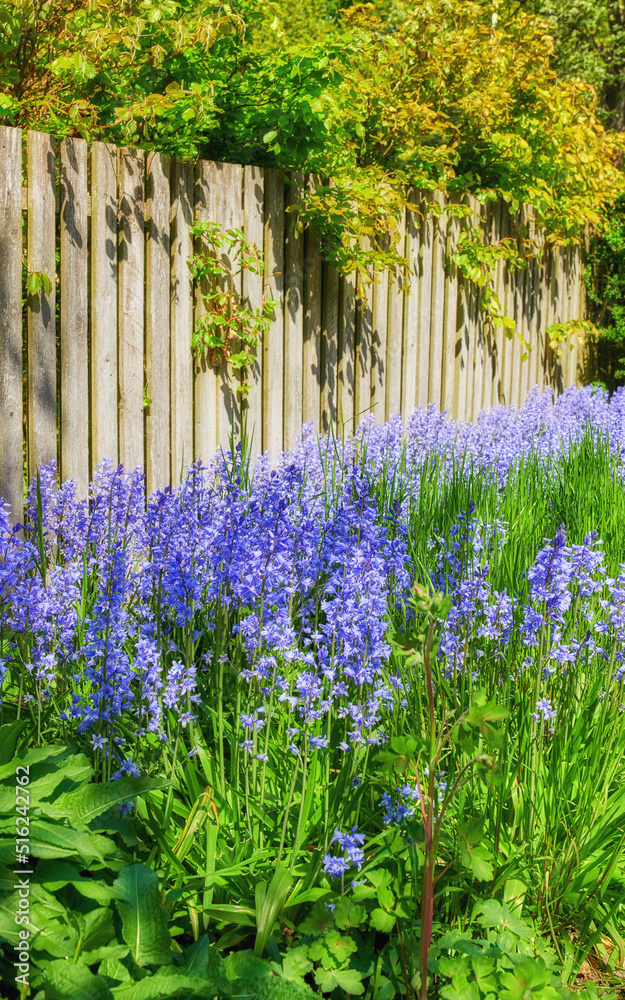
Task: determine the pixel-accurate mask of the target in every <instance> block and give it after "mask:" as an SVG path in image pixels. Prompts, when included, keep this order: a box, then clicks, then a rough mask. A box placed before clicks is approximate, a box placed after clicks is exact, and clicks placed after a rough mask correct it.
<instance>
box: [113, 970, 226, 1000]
mask: <svg viewBox="0 0 625 1000" xmlns="http://www.w3.org/2000/svg"><path fill="white" fill-rule="evenodd" d="M111 992H112V994H113V996H114V997H115V1000H170V998H172V997H184V996H187V997H189V1000H191V998H193V1000H200V998H206V1000H215V997H216V996H218V995H219V994H218V993H217V992H216V989H215V981H214V980H213V979H211V978H210V977H208V978H204V977H203V976H192V975H189V974H188V973H187V972H185V970H184V969H181V970H175V969H167V970H165V969H159V970H158V971H157V972H155V973H154V975H153V976H148V977H147V978H146V979H142V980H141V981H140V982H125V983H122V984H121V985H120V986H114V987H113V989H112V990H111ZM241 1000H244V998H243V997H241Z"/></svg>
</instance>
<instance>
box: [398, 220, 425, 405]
mask: <svg viewBox="0 0 625 1000" xmlns="http://www.w3.org/2000/svg"><path fill="white" fill-rule="evenodd" d="M421 228H422V223H421V216H420V213H419V211H418V210H416V209H415V210H413V211H406V242H405V244H404V248H405V253H406V259H407V261H408V280H409V282H410V291H409V294H408V297H407V299H406V302H405V306H404V315H403V342H402V355H401V368H402V389H401V412H402V416H403V418H404V420H407V419H408V418H409V417H410V416H411V414H412V412H413V410H414V408H415V406H417V405H418V395H419V393H418V373H419V371H420V370H421V369H422V366H423V364H424V362H425V363H426V364H427V362H426V361H425V356H424V342H423V338H422V336H421V334H422V330H421V329H420V326H419V265H420V260H419V252H420V247H421ZM427 339H428V344H429V330H428V338H427Z"/></svg>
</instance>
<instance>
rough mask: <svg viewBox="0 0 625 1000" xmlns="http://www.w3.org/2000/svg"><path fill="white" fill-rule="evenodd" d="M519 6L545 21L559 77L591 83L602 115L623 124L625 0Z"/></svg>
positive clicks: (545, 0)
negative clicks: (551, 40) (624, 1)
mask: <svg viewBox="0 0 625 1000" xmlns="http://www.w3.org/2000/svg"><path fill="white" fill-rule="evenodd" d="M515 6H520V7H521V8H522V9H523V10H525V11H528V12H531V13H533V14H538V15H540V16H541V17H544V18H545V19H546V21H547V24H548V27H549V32H550V34H551V35H552V36H553V39H554V47H555V60H554V67H555V69H556V71H557V73H558V75H559V76H561V77H562V78H566V79H574V78H579V79H582V80H585V81H586V82H587V83H590V84H591V85H592V86H593V87H594V89H595V91H596V93H597V94H598V96H599V99H600V104H601V111H602V120H603V121H604V122H605V123H606V124H607V125H609V126H610V127H612V128H615V129H617V130H618V131H622V130H623V129H624V128H625V5H624V4H623V2H622V0H521V3H520V4H518V3H517V2H516V0H515Z"/></svg>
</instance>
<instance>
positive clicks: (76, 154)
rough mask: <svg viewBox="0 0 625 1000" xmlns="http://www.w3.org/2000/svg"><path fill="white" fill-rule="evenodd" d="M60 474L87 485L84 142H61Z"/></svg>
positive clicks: (83, 492)
mask: <svg viewBox="0 0 625 1000" xmlns="http://www.w3.org/2000/svg"><path fill="white" fill-rule="evenodd" d="M60 180H61V235H60V251H61V303H60V305H61V309H60V312H61V316H60V319H61V427H60V444H61V469H60V478H61V480H66V479H73V480H74V481H75V483H76V490H77V494H78V496H79V497H81V498H82V499H86V497H87V494H88V491H89V365H88V356H89V353H88V352H89V324H88V309H89V296H88V288H89V286H88V268H87V229H88V226H87V207H88V206H87V143H86V142H85V140H84V139H64V140H63V142H62V143H61V174H60Z"/></svg>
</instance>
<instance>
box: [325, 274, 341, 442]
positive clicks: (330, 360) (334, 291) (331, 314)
mask: <svg viewBox="0 0 625 1000" xmlns="http://www.w3.org/2000/svg"><path fill="white" fill-rule="evenodd" d="M322 284H323V292H322V318H321V429H322V431H324V432H325V431H327V430H328V429H329V427H330V424H334V427H335V429H336V423H337V419H338V417H339V413H338V386H337V377H338V327H339V272H338V271H337V270H336V268H335V267H333V265H332V264H325V266H324V268H323V280H322Z"/></svg>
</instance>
